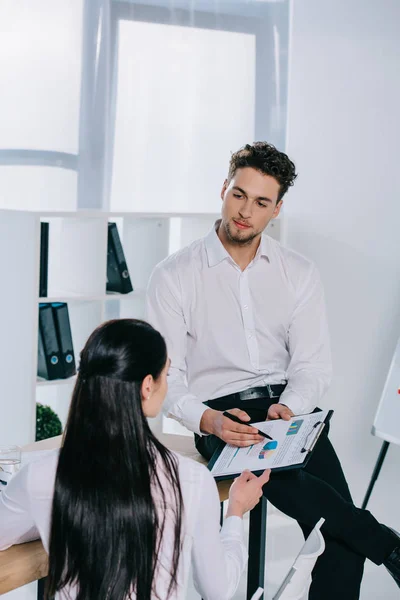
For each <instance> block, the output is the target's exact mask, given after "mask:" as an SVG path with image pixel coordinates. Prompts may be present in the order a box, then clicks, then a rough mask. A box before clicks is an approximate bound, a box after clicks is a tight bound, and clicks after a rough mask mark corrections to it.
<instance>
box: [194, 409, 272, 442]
mask: <svg viewBox="0 0 400 600" xmlns="http://www.w3.org/2000/svg"><path fill="white" fill-rule="evenodd" d="M227 412H230V413H232V414H233V415H235V416H236V417H239V419H240V420H241V421H250V417H249V415H248V414H247V413H246V412H244V410H240V408H232V409H231V410H229V411H227ZM200 430H201V431H203V432H204V433H212V434H213V435H216V436H217V437H219V438H220V439H221V440H224V442H226V443H227V444H231V445H232V446H241V447H244V446H251V445H252V444H258V443H259V442H262V441H263V439H264V438H263V437H261V436H260V435H258V433H257V429H256V428H255V427H249V426H248V425H241V424H240V423H235V422H234V421H231V420H230V419H228V417H224V415H223V414H222V412H220V411H219V410H214V409H212V408H208V409H207V410H206V411H204V413H203V416H202V417H201V421H200Z"/></svg>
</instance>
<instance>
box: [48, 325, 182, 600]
mask: <svg viewBox="0 0 400 600" xmlns="http://www.w3.org/2000/svg"><path fill="white" fill-rule="evenodd" d="M166 361H167V349H166V345H165V341H164V339H163V337H162V336H161V335H160V334H159V333H158V332H157V331H156V330H155V329H153V328H152V327H151V326H150V325H149V324H148V323H145V322H144V321H138V320H135V319H120V320H115V321H109V322H107V323H105V324H103V325H101V326H100V327H99V328H98V329H96V330H95V331H94V332H93V333H92V335H91V336H90V338H89V340H88V341H87V343H86V346H85V348H84V349H83V350H82V353H81V362H80V370H79V374H78V378H77V382H76V385H75V389H74V391H73V395H72V401H71V407H70V411H69V416H68V422H67V426H66V432H65V436H64V442H63V446H62V448H61V451H60V458H59V462H58V468H57V475H56V481H55V490H54V499H53V508H52V521H51V533H50V552H49V554H50V556H49V575H48V584H47V597H49V598H52V597H53V596H54V595H55V593H56V592H57V591H60V590H61V589H62V588H64V586H70V585H71V586H76V590H77V591H76V593H77V599H78V600H107V599H108V600H126V599H127V598H130V597H131V593H132V592H134V593H135V594H136V597H137V598H138V599H140V600H150V598H151V597H152V594H153V597H154V596H155V595H156V589H155V574H156V571H157V567H160V565H159V563H158V553H159V549H160V544H161V541H162V535H163V531H164V526H165V521H166V518H165V515H166V511H167V509H168V511H169V514H171V511H172V515H173V517H174V519H173V521H174V524H173V529H174V536H175V538H174V542H173V549H172V552H171V556H172V565H171V570H170V574H169V575H170V581H169V587H168V592H167V596H169V595H170V594H171V593H172V591H173V590H174V589H175V588H176V586H177V573H178V563H179V556H180V551H181V546H182V539H181V538H182V516H183V502H182V494H181V488H180V484H179V476H178V467H177V461H176V458H175V457H174V455H173V454H171V452H169V451H168V450H167V448H165V447H164V446H163V445H162V444H161V443H160V442H159V441H158V440H157V438H155V437H154V435H153V434H152V432H151V430H150V428H149V425H148V423H147V419H146V417H145V416H144V414H143V411H142V402H141V395H140V389H141V384H142V381H143V379H144V378H145V377H146V376H147V375H149V374H151V375H152V376H153V378H154V380H155V381H157V379H158V378H159V377H160V374H161V372H162V371H163V369H164V367H165V365H166ZM160 467H161V471H163V472H164V474H165V476H166V478H167V481H168V482H169V486H165V481H164V483H162V482H161V480H160V478H159V473H160ZM165 487H167V488H168V487H169V488H170V489H168V490H165ZM171 494H172V495H171ZM171 499H172V501H171ZM160 503H161V507H164V509H165V510H160V509H158V510H157V507H160ZM171 505H172V506H171ZM169 518H170V517H169Z"/></svg>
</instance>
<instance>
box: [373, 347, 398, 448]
mask: <svg viewBox="0 0 400 600" xmlns="http://www.w3.org/2000/svg"><path fill="white" fill-rule="evenodd" d="M372 434H373V435H376V436H378V437H380V438H382V439H384V440H386V441H387V442H393V443H394V444H400V339H399V341H398V342H397V347H396V350H395V353H394V356H393V360H392V364H391V365H390V369H389V373H388V376H387V379H386V383H385V387H384V389H383V393H382V397H381V399H380V402H379V405H378V409H377V411H376V415H375V420H374V424H373V427H372Z"/></svg>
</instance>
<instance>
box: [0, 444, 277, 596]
mask: <svg viewBox="0 0 400 600" xmlns="http://www.w3.org/2000/svg"><path fill="white" fill-rule="evenodd" d="M158 439H159V440H160V441H161V442H162V443H163V444H164V445H165V446H166V447H167V448H169V449H170V450H174V451H175V452H177V453H179V454H182V455H183V456H188V457H190V458H192V459H193V460H195V461H197V462H200V463H203V464H206V461H205V460H204V458H203V457H202V456H200V454H199V453H198V452H197V450H196V448H195V446H194V443H193V439H192V438H191V437H188V436H183V435H167V434H162V435H159V436H158ZM60 443H61V436H58V437H55V438H51V439H49V440H43V441H42V442H36V443H34V444H29V445H28V446H25V447H24V448H23V450H24V451H25V452H29V451H32V450H52V449H54V448H58V447H59V446H60ZM231 483H232V481H231V480H230V481H221V482H219V483H217V488H218V493H219V499H220V501H221V502H224V500H227V499H228V495H229V488H230V485H231ZM265 531H266V500H265V498H264V497H263V498H262V499H261V501H260V503H259V504H258V505H257V506H256V508H255V509H254V510H252V511H251V514H250V541H249V569H248V580H247V597H248V598H250V597H251V595H252V594H253V593H254V592H255V590H256V589H257V588H258V587H259V586H261V587H263V586H264V564H265ZM46 574H47V554H46V552H45V550H44V548H43V545H42V542H41V541H40V540H37V541H35V542H28V543H26V544H18V545H16V546H12V547H11V548H9V549H8V550H5V551H4V552H0V596H1V595H2V594H5V593H6V592H10V591H11V590H14V589H16V588H18V587H21V586H23V585H26V584H27V583H31V582H33V581H36V580H38V579H39V580H40V579H42V578H43V577H46Z"/></svg>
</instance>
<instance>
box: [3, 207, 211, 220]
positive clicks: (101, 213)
mask: <svg viewBox="0 0 400 600" xmlns="http://www.w3.org/2000/svg"><path fill="white" fill-rule="evenodd" d="M1 212H2V213H10V214H11V213H20V212H21V211H18V210H13V209H8V208H7V209H1ZM24 213H25V214H31V215H34V216H38V217H40V218H42V219H50V218H54V219H57V218H59V219H69V218H72V219H104V218H107V219H115V218H127V219H136V218H137V219H176V218H182V219H184V218H185V217H188V218H192V219H197V218H199V219H202V218H210V217H212V218H214V217H215V218H216V219H217V218H218V217H219V216H220V214H219V213H218V212H204V213H199V212H167V213H162V212H134V211H132V212H127V211H115V212H108V211H105V210H83V209H78V210H70V211H49V210H44V211H43V210H27V211H24Z"/></svg>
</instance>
